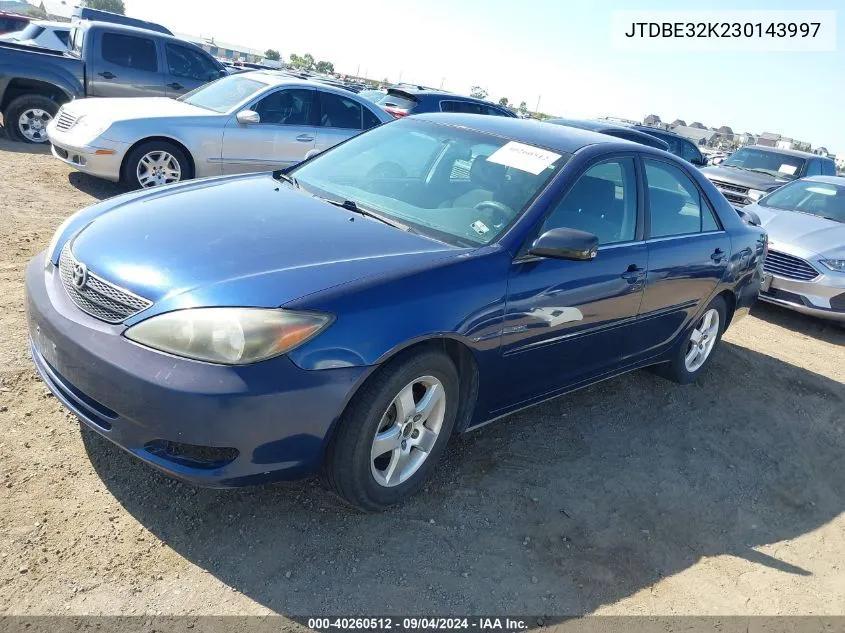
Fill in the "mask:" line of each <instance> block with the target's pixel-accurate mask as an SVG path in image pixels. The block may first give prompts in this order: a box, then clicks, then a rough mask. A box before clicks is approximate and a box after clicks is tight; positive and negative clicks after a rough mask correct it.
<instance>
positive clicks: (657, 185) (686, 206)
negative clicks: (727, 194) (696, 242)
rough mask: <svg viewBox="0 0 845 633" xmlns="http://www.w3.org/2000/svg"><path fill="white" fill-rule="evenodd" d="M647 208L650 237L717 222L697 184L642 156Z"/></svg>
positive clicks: (690, 230) (715, 226) (713, 226)
mask: <svg viewBox="0 0 845 633" xmlns="http://www.w3.org/2000/svg"><path fill="white" fill-rule="evenodd" d="M644 163H645V175H646V180H647V182H648V197H649V204H650V210H651V237H670V236H673V235H689V234H692V233H701V232H702V231H715V230H718V228H719V225H718V223H717V222H716V218H715V217H713V212H712V210H711V209H710V206H709V205H708V204H707V202H706V200H705V199H704V198H703V197H702V196H701V193H700V192H699V191H698V188H697V187H696V186H695V184H693V182H692V180H690V178H689V176H687V175H686V174H685V173H684V172H683V171H682V170H680V169H678V168H677V167H675V166H674V165H670V164H668V163H663V162H658V161H654V160H649V159H645V160H644Z"/></svg>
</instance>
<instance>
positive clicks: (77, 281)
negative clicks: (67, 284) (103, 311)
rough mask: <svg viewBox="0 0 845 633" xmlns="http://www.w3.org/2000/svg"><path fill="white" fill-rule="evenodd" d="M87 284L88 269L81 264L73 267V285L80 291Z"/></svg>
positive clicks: (78, 263)
mask: <svg viewBox="0 0 845 633" xmlns="http://www.w3.org/2000/svg"><path fill="white" fill-rule="evenodd" d="M87 283H88V267H87V266H86V265H85V264H83V263H82V262H77V263H75V264H74V265H73V285H74V286H76V288H77V289H78V290H82V289H83V288H84V287H85V284H87Z"/></svg>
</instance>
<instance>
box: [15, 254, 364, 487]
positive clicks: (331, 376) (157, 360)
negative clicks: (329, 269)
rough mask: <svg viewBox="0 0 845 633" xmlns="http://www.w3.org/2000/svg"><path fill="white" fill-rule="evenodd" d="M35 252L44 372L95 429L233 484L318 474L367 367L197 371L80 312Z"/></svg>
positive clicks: (172, 468)
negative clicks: (332, 435)
mask: <svg viewBox="0 0 845 633" xmlns="http://www.w3.org/2000/svg"><path fill="white" fill-rule="evenodd" d="M44 257H45V254H44V253H41V254H39V255H37V256H36V257H35V258H34V259H33V260H32V261H31V262H30V264H29V266H28V268H27V273H26V294H27V302H26V303H27V316H28V323H29V334H30V341H31V345H32V356H33V360H34V362H35V366H36V368H37V370H38V372H39V374H40V375H41V377H42V378H43V379H44V382H45V383H46V384H47V386H48V387H49V389H50V391H52V392H53V394H54V395H55V396H56V397H57V398H58V399H59V400H61V401H62V402H63V403H64V404H65V406H67V407H68V408H69V409H70V410H71V411H73V412H74V413H75V414H76V415H77V416H78V417H79V418H80V419H81V420H82V421H83V422H84V423H85V424H86V425H87V426H89V427H90V428H92V429H93V430H94V431H96V432H98V433H99V434H101V435H103V436H104V437H106V438H107V439H109V440H111V441H112V442H114V443H116V444H118V445H119V446H120V447H122V448H124V449H125V450H127V451H128V452H130V453H131V454H133V455H135V456H136V457H138V458H140V459H142V460H143V461H145V462H147V463H148V464H150V465H152V466H155V467H156V468H158V469H160V470H163V471H165V472H166V473H168V474H170V475H172V476H174V477H177V478H180V479H183V480H186V481H189V482H192V483H196V484H200V485H207V486H215V487H232V486H242V485H250V484H258V483H265V482H268V481H274V480H281V479H292V478H296V477H300V476H304V475H308V474H311V473H313V472H315V471H316V470H317V469H318V468H319V466H320V464H321V462H322V459H323V455H324V452H325V446H326V442H327V440H328V437H329V433H330V431H331V429H332V428H333V425H334V423H335V422H336V420H337V419H338V418H339V416H340V415H341V413H342V411H343V409H344V408H345V406H346V404H347V402H348V401H349V398H351V396H352V394H353V393H354V392H355V390H356V388H357V386H358V385H359V384H360V382H361V381H362V380H363V379H364V377H365V376H366V374H367V372H368V371H369V368H366V367H349V368H341V369H330V370H320V371H307V370H303V369H300V368H299V367H297V366H296V365H295V364H294V363H293V362H292V361H291V360H290V359H288V358H287V357H285V356H280V357H277V358H274V359H271V360H268V361H264V362H261V363H256V364H254V365H247V366H241V367H227V366H221V365H212V364H209V363H201V362H195V361H191V360H187V359H181V358H177V357H174V356H169V355H166V354H163V353H159V352H155V351H153V350H151V349H148V348H145V347H143V346H140V345H137V344H135V343H133V342H131V341H129V340H128V339H126V338H125V337H124V336H123V335H122V333H123V330H124V326H122V325H109V324H107V323H104V322H102V321H98V320H96V319H94V318H93V317H90V316H88V315H86V314H85V313H83V312H81V311H80V310H79V309H78V308H77V307H76V306H75V305H74V304H73V303H72V302H71V301H70V298H69V297H68V295H67V293H66V292H65V290H64V288H63V287H62V285H61V281H60V279H59V275H58V270H57V269H56V268H55V267H54V266H52V265H50V266H49V267H48V268H47V269H46V270H45V267H44Z"/></svg>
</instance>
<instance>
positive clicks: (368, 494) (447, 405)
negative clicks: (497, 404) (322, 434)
mask: <svg viewBox="0 0 845 633" xmlns="http://www.w3.org/2000/svg"><path fill="white" fill-rule="evenodd" d="M458 386H459V381H458V372H457V370H456V369H455V366H454V364H453V363H452V361H451V360H450V359H449V357H448V356H446V355H445V354H442V353H440V352H436V351H426V352H421V353H417V354H413V355H411V356H405V357H401V358H399V359H397V360H396V361H393V362H391V363H390V364H389V365H387V366H385V367H384V368H383V369H382V370H380V371H379V372H378V373H377V374H376V375H375V376H373V378H371V379H370V381H369V382H368V383H367V384H365V385H364V386H363V387H362V388H361V391H360V392H359V393H358V394H357V395H356V396H355V399H354V400H353V402H352V403H351V404H350V406H349V408H348V410H347V411H346V412H345V413H344V416H343V418H342V419H341V421H340V423H339V427H338V429H337V431H336V433H335V435H334V437H333V438H332V441H331V443H330V445H329V451H328V454H327V456H326V464H325V475H326V478H327V480H328V482H329V484H330V485H331V487H332V489H333V490H334V492H335V493H337V494H338V495H340V496H341V497H342V498H343V499H345V500H346V501H347V502H349V503H350V504H352V505H354V506H357V507H359V508H361V509H363V510H382V509H384V508H386V507H388V506H390V505H392V504H395V503H398V502H400V501H402V500H404V499H406V498H408V497H410V496H411V495H413V494H414V493H415V492H417V491H418V490H419V489H420V488H421V487H422V485H423V483H424V482H425V480H426V479H427V478H428V476H429V475H430V474H431V472H432V471H433V470H434V467H435V465H436V463H437V460H438V459H439V458H440V456H441V454H442V453H443V450H444V449H445V447H446V444H447V442H448V440H449V436H450V435H451V434H452V429H453V427H454V424H455V415H456V412H457V408H458V406H457V405H458V393H459V389H458Z"/></svg>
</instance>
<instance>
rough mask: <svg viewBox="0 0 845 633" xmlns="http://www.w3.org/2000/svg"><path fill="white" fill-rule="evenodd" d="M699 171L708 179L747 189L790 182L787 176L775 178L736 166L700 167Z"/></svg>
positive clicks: (764, 189) (766, 188)
mask: <svg viewBox="0 0 845 633" xmlns="http://www.w3.org/2000/svg"><path fill="white" fill-rule="evenodd" d="M701 173H702V174H704V175H705V176H706V177H707V178H709V179H710V180H718V181H719V182H726V183H729V184H732V185H739V186H740V187H748V188H749V189H760V190H761V191H767V190H768V189H770V188H774V187H778V186H780V185H782V184H784V183H787V182H790V180H789V179H788V178H775V177H774V176H770V175H769V174H762V173H760V172H758V171H747V170H744V169H737V168H736V167H724V166H722V165H718V166H711V167H702V168H701Z"/></svg>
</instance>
